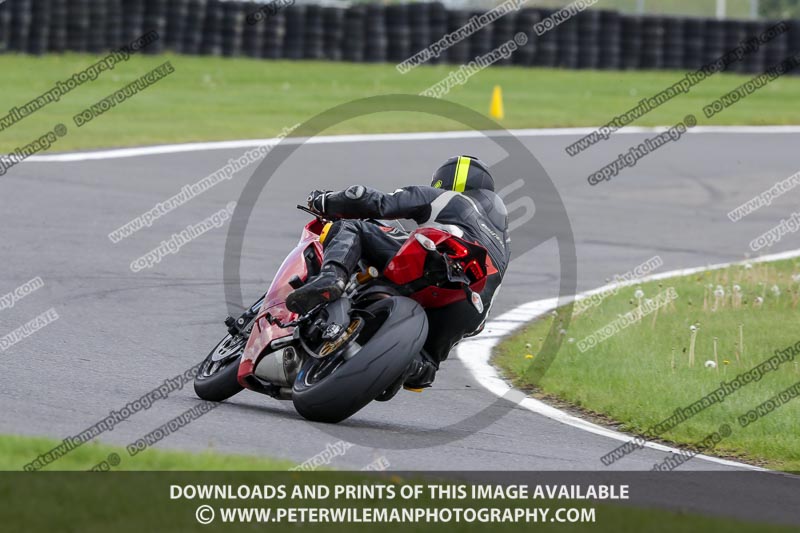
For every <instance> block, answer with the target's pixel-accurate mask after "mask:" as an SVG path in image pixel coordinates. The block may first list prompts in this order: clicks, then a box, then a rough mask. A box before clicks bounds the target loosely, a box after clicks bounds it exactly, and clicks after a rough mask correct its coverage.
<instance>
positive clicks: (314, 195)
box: [306, 190, 331, 215]
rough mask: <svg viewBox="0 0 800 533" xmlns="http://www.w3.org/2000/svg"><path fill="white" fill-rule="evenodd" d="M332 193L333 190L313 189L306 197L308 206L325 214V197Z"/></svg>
mask: <svg viewBox="0 0 800 533" xmlns="http://www.w3.org/2000/svg"><path fill="white" fill-rule="evenodd" d="M330 193H331V191H319V190H316V191H311V192H310V193H309V195H308V198H306V202H308V208H309V209H311V210H312V211H316V212H317V213H320V214H323V215H324V214H325V198H326V197H327V196H328V195H329V194H330Z"/></svg>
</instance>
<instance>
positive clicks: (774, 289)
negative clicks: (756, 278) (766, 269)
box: [770, 285, 781, 296]
mask: <svg viewBox="0 0 800 533" xmlns="http://www.w3.org/2000/svg"><path fill="white" fill-rule="evenodd" d="M770 290H771V291H772V294H774V295H775V296H780V295H781V288H780V287H778V286H777V285H773V286H772V288H771V289H770Z"/></svg>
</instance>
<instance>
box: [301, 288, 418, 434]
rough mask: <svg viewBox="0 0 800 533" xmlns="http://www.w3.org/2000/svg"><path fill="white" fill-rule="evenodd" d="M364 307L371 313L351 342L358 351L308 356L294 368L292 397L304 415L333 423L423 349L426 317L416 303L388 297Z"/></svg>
mask: <svg viewBox="0 0 800 533" xmlns="http://www.w3.org/2000/svg"><path fill="white" fill-rule="evenodd" d="M366 311H368V312H369V313H368V315H371V316H372V318H370V319H369V320H368V322H367V324H366V325H365V327H364V328H363V330H362V331H361V333H360V334H359V337H358V339H356V341H355V342H357V343H358V344H360V345H361V347H360V348H359V350H358V352H356V353H355V354H354V355H352V357H350V358H349V359H344V356H343V354H339V355H335V356H329V357H326V358H323V359H315V358H313V357H309V358H308V360H307V361H306V362H305V364H304V365H303V367H302V368H301V369H300V371H299V372H298V374H297V379H296V380H295V382H294V386H293V387H292V402H293V403H294V407H295V409H297V412H298V413H300V414H301V415H302V416H303V417H304V418H306V419H308V420H312V421H314V422H328V423H337V422H341V421H342V420H344V419H346V418H348V417H350V416H352V415H353V414H355V413H356V412H358V411H359V410H361V409H362V408H363V407H364V406H366V405H367V404H368V403H369V402H371V401H372V400H374V399H375V398H376V397H377V396H378V395H379V394H381V393H382V392H383V391H385V390H386V389H387V388H388V387H389V386H390V385H392V384H393V383H394V382H395V381H396V380H397V379H398V378H400V376H401V375H402V374H403V372H405V371H406V369H407V368H408V365H409V363H411V361H412V359H414V357H416V356H417V354H419V353H420V350H422V346H423V345H424V344H425V339H426V338H427V336H428V319H427V317H426V316H425V310H424V309H423V308H422V307H421V306H420V305H419V304H418V303H417V302H415V301H414V300H411V299H410V298H405V297H403V296H392V297H390V298H385V299H382V300H379V301H378V302H376V303H374V304H372V305H370V306H369V307H367V308H366ZM365 314H366V313H365Z"/></svg>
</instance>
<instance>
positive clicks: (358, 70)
mask: <svg viewBox="0 0 800 533" xmlns="http://www.w3.org/2000/svg"><path fill="white" fill-rule="evenodd" d="M96 60H97V57H95V56H89V55H81V54H65V55H47V56H43V57H31V56H22V55H2V56H0V70H2V72H3V80H4V84H3V91H2V93H0V110H2V113H6V112H7V111H6V110H8V109H10V108H11V107H14V106H21V105H23V104H25V103H27V102H28V101H30V100H32V99H34V98H35V97H36V96H38V95H39V94H41V93H43V92H45V91H47V90H49V89H50V88H52V87H53V86H54V85H55V83H56V82H57V81H60V80H65V79H67V78H68V77H70V76H71V75H72V74H73V73H75V72H77V71H79V70H82V69H84V68H86V67H87V66H89V65H90V64H92V63H93V62H95V61H96ZM166 60H170V61H171V62H172V65H173V66H174V68H175V73H173V74H171V75H170V76H168V77H167V78H165V79H163V80H161V81H159V82H158V83H156V84H155V85H153V86H151V87H150V88H148V89H146V90H145V91H143V92H141V93H139V94H137V95H135V96H134V97H133V98H130V99H129V100H127V101H125V102H123V103H121V104H118V105H117V106H116V107H114V108H112V109H111V110H109V111H108V112H106V113H105V114H104V115H102V116H100V117H99V118H96V119H94V120H93V121H92V122H90V123H88V124H86V125H84V126H83V127H81V128H78V127H76V126H75V125H74V123H73V122H72V117H73V116H74V115H75V114H77V113H79V112H80V111H82V110H83V109H85V108H87V107H89V106H90V105H92V104H95V103H96V102H98V101H99V100H100V99H102V98H104V97H106V96H108V95H110V94H111V93H113V92H114V91H116V90H117V89H120V88H122V87H123V86H124V85H126V84H127V83H129V82H131V81H133V80H135V79H136V78H138V77H139V76H141V75H143V74H144V73H145V72H147V71H149V70H151V69H152V68H154V67H156V66H158V65H160V64H161V63H162V62H164V61H166ZM455 69H456V67H455V66H452V65H437V66H423V67H419V68H416V69H414V70H413V71H411V72H410V73H408V74H405V75H401V74H399V73H398V72H397V71H396V70H395V68H394V65H390V64H385V65H362V64H349V63H332V62H306V61H301V62H286V61H263V60H250V59H227V58H208V57H202V58H200V57H191V56H175V55H167V56H141V55H140V56H133V57H132V58H131V59H130V60H129V61H127V62H124V63H121V64H118V65H117V66H116V68H115V69H114V70H112V71H106V72H103V73H102V74H101V75H100V76H99V77H98V78H97V79H96V80H95V81H90V82H87V83H85V84H83V85H81V86H79V87H77V88H76V89H74V90H73V91H72V92H70V93H69V94H67V95H66V96H64V97H62V99H61V100H60V101H59V102H56V103H53V104H49V105H48V106H47V107H45V108H43V109H40V110H39V111H37V112H36V113H34V114H32V115H30V116H28V117H27V118H25V119H23V120H22V121H21V122H18V123H17V124H15V125H13V126H11V127H9V128H7V129H6V130H4V131H2V132H0V150H10V149H13V148H16V147H18V146H21V145H25V144H27V143H29V142H31V141H32V140H33V139H35V138H38V137H39V136H40V135H42V134H43V133H45V132H46V131H50V130H52V129H53V127H54V126H55V124H57V123H63V124H65V125H67V127H68V128H69V132H68V134H67V136H66V137H64V138H62V139H60V140H59V141H58V142H57V144H55V145H54V146H53V147H52V148H51V151H53V152H57V151H65V150H72V149H79V148H92V147H113V146H131V145H142V144H158V143H169V142H187V141H205V140H225V139H239V138H264V137H271V136H273V135H275V134H277V133H279V132H280V131H281V130H282V129H283V128H284V127H288V126H292V125H294V124H296V123H298V122H302V121H304V120H306V119H308V118H310V117H312V116H314V115H316V114H318V113H320V112H322V111H324V110H326V109H329V108H330V107H332V106H335V105H337V104H341V103H344V102H348V101H351V100H353V99H357V98H362V97H367V96H373V95H378V94H395V93H404V94H418V93H419V92H421V91H423V90H425V89H427V88H428V87H430V86H432V85H433V84H435V83H437V82H438V81H440V80H442V79H444V78H445V77H446V76H447V75H448V73H449V72H450V71H451V70H455ZM682 76H683V73H681V72H670V71H657V72H656V71H654V72H601V71H570V70H553V69H533V68H510V67H491V68H488V69H486V70H483V71H481V72H479V73H478V74H476V75H475V76H473V77H472V78H470V79H469V81H468V82H467V83H466V84H465V85H462V86H458V87H455V88H454V89H453V90H452V91H451V92H450V93H449V94H448V95H447V96H446V99H448V100H452V101H454V102H457V103H459V104H463V105H465V106H468V107H470V108H472V109H475V110H477V111H479V112H481V113H486V112H488V107H489V99H490V96H491V91H492V87H493V86H494V85H495V84H498V85H500V86H501V87H502V88H503V94H504V102H505V115H506V118H505V119H504V120H502V121H500V123H501V125H502V126H503V127H506V128H533V127H562V126H564V127H566V126H592V125H600V124H604V123H606V122H607V121H609V120H610V119H611V118H612V117H613V116H615V115H618V114H620V113H622V112H624V111H626V110H627V109H629V108H631V107H632V106H634V105H636V104H637V103H638V102H639V100H641V99H642V98H644V97H647V96H650V95H653V94H655V93H657V92H659V91H661V90H663V89H664V88H666V87H667V86H669V85H671V84H673V83H674V82H676V81H677V80H678V79H680V78H681V77H682ZM747 79H749V76H741V75H733V74H716V75H714V76H712V77H710V78H708V79H706V80H705V81H703V82H701V83H700V84H699V85H697V86H696V87H695V88H693V89H692V90H691V92H690V93H689V94H685V95H682V96H679V97H677V98H675V99H674V100H673V101H671V102H669V103H667V104H665V105H663V106H661V107H660V108H658V109H656V110H654V111H652V112H651V113H649V114H647V115H645V116H644V117H643V118H642V119H640V120H639V121H638V122H637V123H636V125H640V126H646V125H669V124H674V123H676V122H677V121H678V120H680V119H682V118H683V117H684V116H685V115H686V114H687V113H694V114H695V115H697V117H698V121H699V123H700V124H701V125H702V124H706V123H708V124H715V125H720V124H800V105H797V104H798V100H800V99H799V98H798V94H800V79H798V78H792V77H785V78H783V79H778V80H776V81H774V82H772V83H771V84H769V85H768V86H766V87H765V88H763V89H761V90H760V91H758V92H757V93H756V94H753V95H752V96H750V97H748V98H747V99H745V100H743V101H741V102H739V103H738V104H737V105H735V106H733V107H731V108H729V109H727V110H725V111H724V112H722V113H720V114H719V115H717V116H715V117H713V118H712V119H710V120H708V121H707V120H706V119H704V118H703V114H702V107H703V106H704V105H706V104H707V103H708V102H709V101H711V100H713V99H715V98H717V97H719V96H721V95H722V94H723V93H726V92H727V91H730V90H731V89H734V88H735V87H737V86H738V85H740V84H741V83H743V82H744V81H746V80H747ZM453 129H464V126H463V125H461V124H459V123H456V122H453V121H450V120H445V119H441V118H439V117H437V116H432V115H426V114H422V113H379V114H374V115H370V116H366V117H363V118H359V119H356V120H352V121H348V122H345V123H342V124H340V125H338V126H337V127H335V128H334V129H332V130H330V131H328V132H326V133H334V134H335V133H365V132H402V131H426V130H427V131H443V130H453Z"/></svg>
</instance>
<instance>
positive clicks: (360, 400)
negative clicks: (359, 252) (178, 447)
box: [194, 205, 497, 423]
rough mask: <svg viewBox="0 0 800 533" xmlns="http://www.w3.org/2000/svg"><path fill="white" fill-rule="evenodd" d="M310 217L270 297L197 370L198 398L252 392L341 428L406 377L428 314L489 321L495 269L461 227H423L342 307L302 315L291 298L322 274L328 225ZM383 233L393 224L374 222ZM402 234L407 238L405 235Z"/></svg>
mask: <svg viewBox="0 0 800 533" xmlns="http://www.w3.org/2000/svg"><path fill="white" fill-rule="evenodd" d="M297 207H298V209H301V210H303V211H306V212H308V213H310V214H311V215H313V216H314V220H312V221H311V222H309V223H308V224H307V225H306V226H305V227H304V228H303V231H302V234H301V236H300V241H299V242H298V244H297V246H296V247H295V248H294V250H292V251H291V252H290V253H289V255H288V256H287V257H286V259H285V260H284V261H283V264H282V265H281V266H280V268H279V269H278V272H277V274H276V275H275V278H274V279H273V281H272V284H271V285H270V287H269V290H268V291H267V292H266V294H265V295H264V296H263V297H261V298H260V299H259V300H258V301H257V302H256V303H255V304H253V305H252V306H251V307H250V308H249V309H248V310H247V311H245V312H244V313H243V314H242V315H241V316H240V317H238V318H233V317H228V318H227V319H226V320H225V325H226V326H227V328H228V332H227V335H226V336H225V337H224V338H223V339H222V340H221V341H220V342H219V343H218V344H217V345H216V346H215V347H214V349H213V350H211V352H210V353H209V354H208V356H207V357H206V358H205V360H204V361H203V363H202V364H201V366H200V368H199V370H198V372H197V375H196V376H195V381H194V390H195V393H196V394H197V396H198V397H200V398H202V399H204V400H210V401H217V402H219V401H223V400H226V399H228V398H230V397H232V396H233V395H235V394H237V393H238V392H240V391H242V390H244V389H249V390H251V391H254V392H259V393H262V394H266V395H267V396H271V397H273V398H276V399H280V400H291V401H292V402H293V404H294V407H295V409H296V410H297V412H298V413H300V415H302V416H303V417H305V418H306V419H308V420H312V421H318V422H328V423H337V422H340V421H342V420H344V419H346V418H348V417H350V416H352V415H353V414H355V413H356V412H358V411H359V410H360V409H362V408H363V407H364V406H366V405H367V404H368V403H370V402H371V401H373V400H374V399H375V398H376V397H378V396H379V395H380V394H381V393H382V392H384V391H386V390H387V389H388V388H389V387H390V386H391V385H392V384H394V383H396V381H397V380H398V379H400V378H401V377H402V376H403V375H404V373H405V371H406V369H407V368H408V366H409V364H410V363H411V361H412V360H413V359H414V358H415V357H416V356H417V355H418V354H419V353H420V351H421V350H422V347H423V345H424V344H425V340H426V339H427V335H428V321H427V317H426V314H425V309H433V308H437V307H444V306H446V305H449V304H451V303H454V302H457V301H461V300H464V299H465V298H466V299H468V301H469V302H471V304H472V306H473V307H474V309H475V311H476V312H477V313H479V314H480V313H483V302H482V300H481V297H480V294H479V293H480V292H481V291H482V290H483V288H484V286H485V284H486V281H487V277H488V276H489V275H491V274H493V273H494V272H497V270H496V268H495V267H494V265H493V264H492V262H491V259H490V258H489V256H488V253H487V251H486V249H485V248H484V247H482V246H480V245H478V244H475V243H472V242H468V241H467V240H465V239H464V238H463V233H462V232H461V230H460V228H458V227H457V226H447V227H420V228H418V229H416V230H415V231H413V232H411V233H410V235H409V237H408V239H407V240H406V241H405V243H404V244H403V245H402V247H401V248H400V249H399V251H398V252H397V253H396V254H395V256H394V257H393V258H392V259H391V260H390V261H389V263H388V264H387V265H386V266H385V268H383V270H382V271H379V270H378V269H377V268H376V267H375V266H374V265H369V264H366V263H365V262H364V261H363V260H362V261H360V263H359V269H360V270H359V271H357V272H356V273H355V274H353V275H352V276H351V277H350V279H349V282H348V283H347V285H346V287H345V291H344V294H343V295H342V297H341V298H339V299H338V300H335V301H332V302H328V303H325V304H321V305H319V306H317V307H315V308H314V309H312V310H310V311H309V312H307V313H306V314H303V315H298V314H296V313H293V312H291V311H289V310H288V309H287V308H286V305H285V302H286V297H287V296H288V295H289V293H290V292H291V291H293V290H294V289H296V288H298V287H301V286H302V285H303V284H304V283H305V281H306V280H308V278H309V277H311V276H314V275H316V274H318V273H319V271H320V268H321V265H322V242H321V241H322V240H324V236H325V234H326V233H327V231H328V228H329V227H330V225H331V224H332V223H333V222H334V221H335V220H334V219H333V218H332V217H327V216H325V215H321V214H319V213H317V212H315V211H313V210H311V209H308V208H306V207H304V206H300V205H298V206H297ZM369 222H371V223H374V224H378V225H380V226H382V228H384V229H385V230H386V231H390V230H392V229H393V228H397V229H401V230H402V229H403V228H402V226H401V225H400V224H399V222H396V221H379V220H369ZM403 231H404V230H403Z"/></svg>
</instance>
